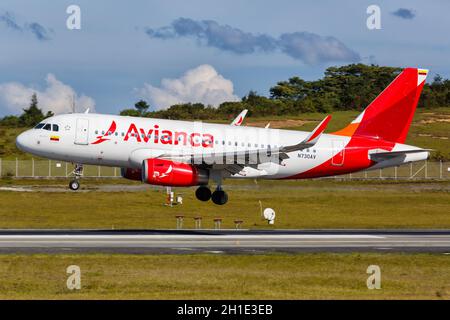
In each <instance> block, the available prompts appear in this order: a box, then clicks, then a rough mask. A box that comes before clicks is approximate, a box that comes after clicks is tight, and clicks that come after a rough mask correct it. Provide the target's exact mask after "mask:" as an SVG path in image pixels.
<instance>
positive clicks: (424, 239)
mask: <svg viewBox="0 0 450 320" xmlns="http://www.w3.org/2000/svg"><path fill="white" fill-rule="evenodd" d="M355 251H357V252H361V251H378V252H380V251H381V252H390V251H392V252H440V253H450V230H0V253H15V252H18V253H46V252H47V253H70V252H74V253H76V252H103V253H137V254H139V253H164V254H183V253H185V254H186V253H216V254H221V253H256V254H258V253H270V252H292V253H295V252H355Z"/></svg>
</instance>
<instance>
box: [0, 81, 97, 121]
mask: <svg viewBox="0 0 450 320" xmlns="http://www.w3.org/2000/svg"><path fill="white" fill-rule="evenodd" d="M45 81H46V83H47V86H46V88H45V89H44V90H38V89H36V88H34V87H27V86H25V85H23V84H21V83H18V82H7V83H0V103H1V105H3V106H5V107H6V108H8V109H9V110H10V111H12V112H14V113H16V114H19V113H22V109H24V108H27V107H28V106H29V104H30V99H31V95H32V94H33V93H36V94H37V98H38V105H39V108H40V109H42V111H43V112H44V113H46V112H47V111H52V112H53V113H55V114H60V113H69V112H72V98H73V97H75V108H76V111H78V112H82V111H84V110H86V109H87V108H89V109H90V110H91V111H94V110H95V101H94V99H92V98H91V97H88V96H85V95H81V96H78V95H77V93H76V92H75V90H74V89H73V88H72V87H70V86H68V85H67V84H64V83H62V82H61V81H59V80H58V79H56V77H55V76H54V75H53V74H51V73H49V74H48V75H47V77H46V79H45Z"/></svg>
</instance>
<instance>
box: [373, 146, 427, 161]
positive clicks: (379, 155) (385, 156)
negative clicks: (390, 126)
mask: <svg viewBox="0 0 450 320" xmlns="http://www.w3.org/2000/svg"><path fill="white" fill-rule="evenodd" d="M430 151H433V150H432V149H411V150H401V151H391V152H389V151H384V150H383V151H381V152H378V150H370V151H369V158H370V160H372V161H375V162H381V161H385V160H389V159H392V158H396V157H401V156H406V155H407V154H411V153H420V152H430Z"/></svg>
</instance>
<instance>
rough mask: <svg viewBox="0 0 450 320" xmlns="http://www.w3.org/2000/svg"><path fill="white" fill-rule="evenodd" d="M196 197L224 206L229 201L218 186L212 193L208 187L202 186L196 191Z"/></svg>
mask: <svg viewBox="0 0 450 320" xmlns="http://www.w3.org/2000/svg"><path fill="white" fill-rule="evenodd" d="M195 196H196V197H197V199H198V200H200V201H208V200H209V199H211V200H212V202H214V203H215V204H217V205H224V204H225V203H227V201H228V195H227V193H226V192H225V191H223V190H222V187H220V186H218V187H217V189H216V190H215V191H214V192H212V193H211V189H209V188H208V187H206V186H200V187H198V188H197V190H196V191H195Z"/></svg>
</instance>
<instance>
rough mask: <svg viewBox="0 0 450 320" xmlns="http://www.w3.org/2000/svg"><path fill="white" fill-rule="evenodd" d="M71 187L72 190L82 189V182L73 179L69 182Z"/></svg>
mask: <svg viewBox="0 0 450 320" xmlns="http://www.w3.org/2000/svg"><path fill="white" fill-rule="evenodd" d="M69 188H70V190H73V191H77V190H78V189H80V183H79V182H78V180H72V181H70V182H69Z"/></svg>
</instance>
